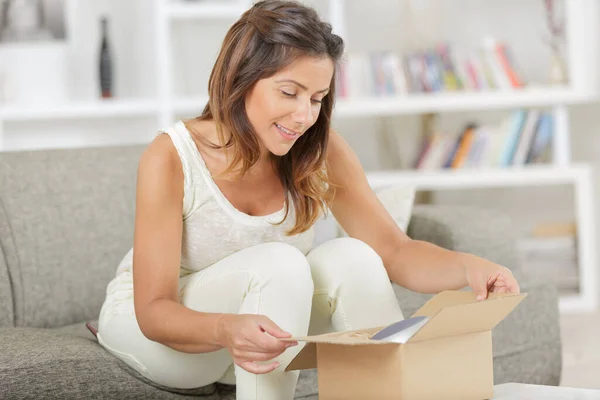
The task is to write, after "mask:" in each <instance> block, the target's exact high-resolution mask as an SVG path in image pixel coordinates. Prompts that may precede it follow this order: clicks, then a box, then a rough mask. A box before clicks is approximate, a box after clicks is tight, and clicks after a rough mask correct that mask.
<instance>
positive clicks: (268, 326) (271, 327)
mask: <svg viewBox="0 0 600 400" xmlns="http://www.w3.org/2000/svg"><path fill="white" fill-rule="evenodd" d="M260 327H261V328H262V329H263V330H264V331H265V332H267V333H268V334H269V335H271V336H274V337H276V338H289V337H292V334H291V333H289V332H286V331H284V330H283V329H281V328H280V327H279V326H277V324H275V322H273V321H271V320H270V319H269V318H267V317H265V318H264V319H263V320H262V321H260Z"/></svg>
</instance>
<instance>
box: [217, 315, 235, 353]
mask: <svg viewBox="0 0 600 400" xmlns="http://www.w3.org/2000/svg"><path fill="white" fill-rule="evenodd" d="M231 317H232V314H219V315H218V316H217V321H216V323H215V329H214V336H215V338H214V340H215V343H216V344H218V345H219V346H221V347H222V348H225V347H226V342H227V336H228V326H229V320H230V319H231Z"/></svg>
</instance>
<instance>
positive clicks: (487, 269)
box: [465, 255, 521, 300]
mask: <svg viewBox="0 0 600 400" xmlns="http://www.w3.org/2000/svg"><path fill="white" fill-rule="evenodd" d="M465 275H466V279H467V283H468V284H469V286H470V287H471V288H472V289H473V292H475V294H476V296H477V297H476V298H477V300H485V299H487V296H488V293H520V290H521V289H520V288H519V284H518V283H517V280H516V279H515V277H514V276H513V274H512V272H511V271H510V270H509V269H508V268H506V267H503V266H501V265H498V264H495V263H493V262H491V261H488V260H485V259H483V258H480V257H476V256H472V255H469V256H467V260H466V264H465Z"/></svg>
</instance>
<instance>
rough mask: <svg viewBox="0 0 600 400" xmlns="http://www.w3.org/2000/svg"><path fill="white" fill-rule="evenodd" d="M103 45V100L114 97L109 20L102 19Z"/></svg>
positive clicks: (101, 85) (101, 87) (101, 86)
mask: <svg viewBox="0 0 600 400" xmlns="http://www.w3.org/2000/svg"><path fill="white" fill-rule="evenodd" d="M101 23H102V45H101V47H100V91H101V93H102V97H103V98H109V97H112V96H113V92H112V84H113V70H112V55H111V52H110V46H109V43H108V20H107V19H106V17H104V18H102V20H101Z"/></svg>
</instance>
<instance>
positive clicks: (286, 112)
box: [246, 56, 334, 156]
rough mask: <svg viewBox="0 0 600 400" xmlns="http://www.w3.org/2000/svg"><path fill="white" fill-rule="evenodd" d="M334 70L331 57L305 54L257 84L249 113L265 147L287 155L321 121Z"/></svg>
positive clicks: (250, 96)
mask: <svg viewBox="0 0 600 400" xmlns="http://www.w3.org/2000/svg"><path fill="white" fill-rule="evenodd" d="M333 71H334V64H333V61H332V60H331V59H329V58H328V57H323V58H315V57H308V56H305V57H301V58H298V59H297V60H296V61H295V62H293V63H292V64H290V65H289V66H287V67H285V68H283V69H282V70H280V71H279V72H277V73H276V74H275V75H273V76H271V77H269V78H266V79H261V80H259V81H258V82H257V83H256V84H255V85H254V87H253V88H252V89H251V90H250V92H249V93H248V95H247V96H246V113H247V114H248V118H249V119H250V123H251V124H252V126H253V127H254V130H255V131H256V135H257V136H258V139H259V140H260V142H261V144H262V146H263V149H264V150H267V151H269V152H271V153H273V154H275V155H278V156H283V155H285V154H286V153H287V152H288V151H290V149H291V148H292V146H293V145H294V143H295V142H296V140H298V138H299V137H300V136H301V135H302V134H304V132H306V131H307V130H308V128H310V127H311V126H312V125H313V124H314V123H315V122H316V121H317V118H318V116H319V112H320V111H321V101H322V100H323V98H324V97H325V95H327V92H328V91H329V85H330V83H331V79H332V77H333Z"/></svg>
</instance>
